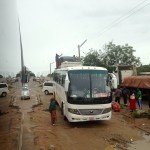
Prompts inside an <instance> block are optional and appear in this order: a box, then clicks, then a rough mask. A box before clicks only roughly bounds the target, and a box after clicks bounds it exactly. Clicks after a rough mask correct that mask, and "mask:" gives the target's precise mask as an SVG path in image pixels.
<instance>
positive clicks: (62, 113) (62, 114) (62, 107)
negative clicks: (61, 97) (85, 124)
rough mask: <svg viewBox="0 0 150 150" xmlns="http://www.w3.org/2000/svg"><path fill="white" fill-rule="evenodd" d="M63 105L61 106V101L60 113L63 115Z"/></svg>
mask: <svg viewBox="0 0 150 150" xmlns="http://www.w3.org/2000/svg"><path fill="white" fill-rule="evenodd" d="M63 107H64V106H63V103H62V104H61V115H64V112H63V111H64V110H63V109H64V108H63Z"/></svg>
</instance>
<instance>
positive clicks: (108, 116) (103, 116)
mask: <svg viewBox="0 0 150 150" xmlns="http://www.w3.org/2000/svg"><path fill="white" fill-rule="evenodd" d="M111 116H112V113H111V112H109V113H106V114H101V115H90V116H89V115H84V116H83V115H76V114H72V113H69V114H68V115H67V116H66V117H67V119H68V121H69V122H84V121H98V120H110V119H111Z"/></svg>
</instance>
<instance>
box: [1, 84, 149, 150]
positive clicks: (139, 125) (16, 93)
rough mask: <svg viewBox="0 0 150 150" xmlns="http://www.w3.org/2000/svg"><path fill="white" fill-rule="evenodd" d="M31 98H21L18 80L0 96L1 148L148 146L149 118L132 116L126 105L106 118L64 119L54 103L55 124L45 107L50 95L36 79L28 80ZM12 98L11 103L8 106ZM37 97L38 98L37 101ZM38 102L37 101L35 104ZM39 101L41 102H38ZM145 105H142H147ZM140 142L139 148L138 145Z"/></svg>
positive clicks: (98, 149)
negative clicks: (4, 96)
mask: <svg viewBox="0 0 150 150" xmlns="http://www.w3.org/2000/svg"><path fill="white" fill-rule="evenodd" d="M29 87H30V92H31V99H30V100H21V99H20V93H21V83H19V82H17V83H14V84H13V88H12V89H11V91H10V94H9V95H8V96H7V97H6V98H0V109H1V110H2V112H4V113H3V115H1V116H0V147H1V148H0V149H5V150H17V149H20V150H53V149H55V150H132V149H136V150H140V149H142V150H148V149H149V147H150V135H149V133H150V120H149V119H147V118H142V119H133V118H131V114H130V111H129V108H128V107H126V108H124V109H122V110H121V112H113V115H112V119H111V120H110V121H99V122H84V123H68V122H66V121H64V120H63V116H62V115H61V113H60V109H59V107H57V115H58V119H57V125H56V126H51V124H50V114H49V112H48V111H47V109H48V106H49V99H50V95H44V94H43V93H42V91H41V87H39V83H38V82H32V81H30V82H29ZM12 99H14V104H15V106H12V107H9V105H10V100H12ZM40 100H41V101H40ZM38 102H39V104H38ZM40 102H41V103H40ZM147 108H148V106H145V109H147ZM139 145H140V146H142V148H141V147H140V146H139Z"/></svg>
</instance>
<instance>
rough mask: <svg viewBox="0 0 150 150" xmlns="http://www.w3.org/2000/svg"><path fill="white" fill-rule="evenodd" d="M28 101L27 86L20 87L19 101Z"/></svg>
mask: <svg viewBox="0 0 150 150" xmlns="http://www.w3.org/2000/svg"><path fill="white" fill-rule="evenodd" d="M25 99H30V92H29V89H28V87H27V86H23V87H22V91H21V100H25Z"/></svg>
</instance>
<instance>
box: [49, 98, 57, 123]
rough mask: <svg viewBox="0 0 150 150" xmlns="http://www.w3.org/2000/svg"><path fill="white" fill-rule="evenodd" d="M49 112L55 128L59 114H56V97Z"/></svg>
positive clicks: (51, 101)
mask: <svg viewBox="0 0 150 150" xmlns="http://www.w3.org/2000/svg"><path fill="white" fill-rule="evenodd" d="M49 112H50V115H51V123H52V125H53V126H54V125H55V123H56V120H57V114H56V100H55V98H54V97H52V98H51V99H50V105H49Z"/></svg>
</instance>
